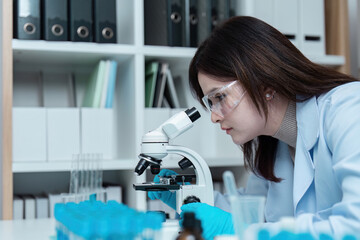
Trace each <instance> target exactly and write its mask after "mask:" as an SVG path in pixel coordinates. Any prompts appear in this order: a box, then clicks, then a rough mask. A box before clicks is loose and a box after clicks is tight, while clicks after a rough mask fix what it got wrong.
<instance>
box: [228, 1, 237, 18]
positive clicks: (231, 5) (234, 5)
mask: <svg viewBox="0 0 360 240" xmlns="http://www.w3.org/2000/svg"><path fill="white" fill-rule="evenodd" d="M236 10H237V1H236V0H230V2H229V18H231V17H235V16H237V11H236Z"/></svg>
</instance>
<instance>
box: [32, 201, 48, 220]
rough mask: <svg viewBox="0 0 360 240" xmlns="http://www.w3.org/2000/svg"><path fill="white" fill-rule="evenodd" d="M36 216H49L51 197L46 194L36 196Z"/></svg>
mask: <svg viewBox="0 0 360 240" xmlns="http://www.w3.org/2000/svg"><path fill="white" fill-rule="evenodd" d="M35 209H36V214H35V216H36V218H48V217H49V199H48V198H47V197H46V196H35Z"/></svg>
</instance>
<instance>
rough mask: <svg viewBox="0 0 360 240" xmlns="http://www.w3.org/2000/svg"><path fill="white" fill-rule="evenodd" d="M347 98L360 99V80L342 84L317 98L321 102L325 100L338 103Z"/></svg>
mask: <svg viewBox="0 0 360 240" xmlns="http://www.w3.org/2000/svg"><path fill="white" fill-rule="evenodd" d="M347 99H349V100H350V99H352V100H355V99H359V100H360V81H356V82H350V83H345V84H342V85H340V86H337V87H335V88H333V89H331V90H330V91H328V92H327V93H323V94H321V95H320V96H319V97H318V98H317V100H318V103H319V104H321V103H324V102H330V103H338V102H342V101H346V100H347Z"/></svg>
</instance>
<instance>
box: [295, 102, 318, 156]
mask: <svg viewBox="0 0 360 240" xmlns="http://www.w3.org/2000/svg"><path fill="white" fill-rule="evenodd" d="M319 119H320V118H319V110H318V105H317V99H316V97H312V98H310V99H308V100H306V101H304V102H298V103H297V104H296V121H297V126H298V139H297V140H302V141H303V144H304V146H305V148H306V150H308V151H309V150H310V149H312V148H313V147H314V145H315V143H316V142H317V140H318V138H319ZM299 133H300V135H301V136H302V139H299Z"/></svg>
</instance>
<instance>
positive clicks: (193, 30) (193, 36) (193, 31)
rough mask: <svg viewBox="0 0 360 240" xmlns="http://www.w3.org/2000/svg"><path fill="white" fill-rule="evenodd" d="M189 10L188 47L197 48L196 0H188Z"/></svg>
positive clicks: (197, 21)
mask: <svg viewBox="0 0 360 240" xmlns="http://www.w3.org/2000/svg"><path fill="white" fill-rule="evenodd" d="M189 8H190V10H189V11H190V17H189V23H190V47H197V46H198V36H197V32H198V23H199V18H198V10H197V0H190V3H189Z"/></svg>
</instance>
